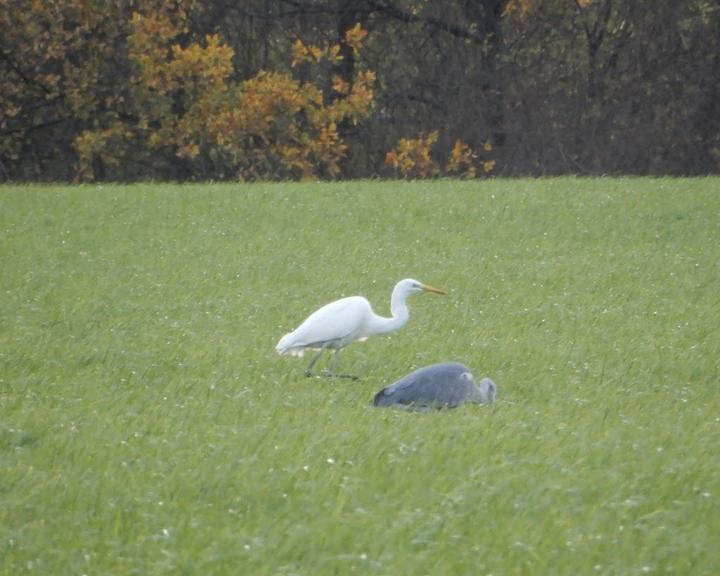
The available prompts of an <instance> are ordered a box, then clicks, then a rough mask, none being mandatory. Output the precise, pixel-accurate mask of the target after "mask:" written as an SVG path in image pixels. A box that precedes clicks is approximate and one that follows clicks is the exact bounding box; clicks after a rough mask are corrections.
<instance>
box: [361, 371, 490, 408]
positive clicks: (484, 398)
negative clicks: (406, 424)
mask: <svg viewBox="0 0 720 576" xmlns="http://www.w3.org/2000/svg"><path fill="white" fill-rule="evenodd" d="M496 392H497V387H496V386H495V383H494V382H493V381H492V380H490V378H483V379H482V380H481V381H480V384H479V385H476V384H475V378H473V375H472V372H470V370H469V369H468V368H467V366H464V365H463V364H459V363H457V362H443V363H440V364H433V365H431V366H426V367H424V368H420V369H418V370H415V371H414V372H412V373H410V374H408V375H407V376H405V377H404V378H401V379H400V380H398V381H397V382H395V383H394V384H392V385H390V386H388V387H387V388H383V389H382V390H380V392H378V393H377V394H376V395H375V398H374V400H373V404H374V405H375V406H393V405H401V406H402V405H405V406H412V407H418V408H425V407H433V408H455V407H456V406H459V405H460V404H464V403H466V402H474V403H476V404H486V403H493V402H494V401H495V394H496Z"/></svg>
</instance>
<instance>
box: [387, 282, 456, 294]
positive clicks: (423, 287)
mask: <svg viewBox="0 0 720 576" xmlns="http://www.w3.org/2000/svg"><path fill="white" fill-rule="evenodd" d="M395 290H397V291H398V292H403V293H405V294H408V295H409V294H414V293H416V292H432V293H433V294H445V291H444V290H440V288H435V286H430V285H429V284H423V283H422V282H420V281H419V280H413V279H412V278H406V279H405V280H400V282H398V283H397V285H396V286H395Z"/></svg>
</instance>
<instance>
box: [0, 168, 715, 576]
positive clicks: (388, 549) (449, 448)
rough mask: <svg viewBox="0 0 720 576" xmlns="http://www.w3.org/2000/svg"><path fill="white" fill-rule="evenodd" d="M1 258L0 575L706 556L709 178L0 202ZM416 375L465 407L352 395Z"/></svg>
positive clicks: (0, 197) (446, 567)
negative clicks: (361, 337)
mask: <svg viewBox="0 0 720 576" xmlns="http://www.w3.org/2000/svg"><path fill="white" fill-rule="evenodd" d="M0 270H1V272H0V574H3V575H5V574H7V575H20V574H41V575H51V574H52V575H65V574H68V575H71V574H72V575H78V576H79V575H82V574H87V575H89V576H90V575H101V574H103V575H104V574H122V575H124V574H137V575H155V574H168V575H171V574H172V575H176V574H186V575H191V574H192V575H194V574H203V575H225V574H227V575H235V574H252V575H288V576H289V575H301V576H306V575H307V576H311V575H324V574H378V575H387V574H393V575H401V574H408V575H410V574H418V575H421V574H433V575H444V574H448V575H450V574H472V575H491V574H492V575H494V576H500V575H508V576H512V575H523V574H527V575H535V574H609V575H626V574H629V575H632V574H638V575H642V574H681V575H687V574H692V575H698V574H700V575H711V574H717V573H718V570H719V569H720V546H719V545H718V543H719V542H720V369H719V366H720V179H719V178H704V179H640V178H627V179H626V178H620V179H613V178H599V179H575V178H561V179H539V180H502V179H498V180H492V181H485V182H460V181H426V182H382V181H379V182H351V183H307V184H295V183H286V184H251V185H246V184H237V185H234V184H222V185H220V184H218V185H208V184H192V185H190V184H188V185H170V184H147V185H134V186H110V185H97V186H79V187H69V186H51V185H33V186H7V185H6V186H2V187H0ZM405 277H414V278H417V279H419V280H421V281H423V282H426V283H429V284H432V285H435V286H438V287H441V288H443V289H445V290H446V291H447V292H448V295H447V296H444V297H442V296H436V295H431V294H426V295H418V296H415V297H413V298H412V299H411V300H410V301H409V305H410V311H411V318H410V321H409V323H408V324H407V325H406V326H405V328H403V329H402V330H401V331H399V332H397V333H394V334H392V335H389V336H379V337H376V338H373V339H370V340H368V341H367V342H364V343H356V344H352V345H351V346H350V347H348V348H347V349H346V350H345V351H344V352H343V353H342V355H341V357H340V363H339V366H340V369H341V370H342V371H346V372H352V373H355V374H359V375H361V379H360V380H359V381H357V382H350V381H346V380H340V381H332V380H328V379H308V378H305V377H303V371H304V368H305V365H306V363H307V362H308V360H309V357H307V356H306V357H305V358H304V359H297V358H289V357H280V356H278V355H277V354H276V353H275V350H274V346H275V344H276V342H277V340H278V339H279V338H280V336H282V335H283V334H284V333H285V332H288V331H290V330H291V329H293V328H294V327H295V326H297V325H298V324H299V323H300V322H301V321H302V320H303V319H304V318H305V317H306V316H307V315H308V314H309V313H310V312H312V311H313V310H314V309H316V308H317V307H319V306H320V305H322V304H325V303H327V302H329V301H330V300H333V299H336V298H339V297H341V296H347V295H352V294H363V295H365V296H367V297H368V298H369V299H370V301H371V302H372V303H373V305H374V307H375V310H376V312H378V313H381V314H383V315H388V314H389V297H390V291H391V290H392V288H393V286H394V284H395V283H396V282H397V281H398V280H400V279H402V278H405ZM444 360H455V361H460V362H464V363H465V364H467V365H468V366H469V367H470V368H471V369H472V370H473V372H474V374H475V375H476V377H478V378H479V377H482V376H485V375H487V376H490V377H492V378H493V379H494V380H495V382H496V383H497V385H498V403H497V409H496V411H495V412H494V413H493V412H492V411H490V410H489V409H488V408H486V407H482V406H465V407H461V408H459V409H457V410H452V411H441V412H432V413H409V412H405V411H398V410H392V409H376V408H373V407H371V406H370V405H369V402H370V400H371V399H372V396H373V394H374V393H375V392H376V391H377V390H379V389H380V388H382V387H383V386H386V385H388V384H390V383H392V382H394V381H395V380H397V379H398V378H400V377H401V376H403V375H405V374H406V373H407V372H409V371H411V370H413V369H415V368H417V367H419V366H423V365H426V364H431V363H434V362H438V361H444Z"/></svg>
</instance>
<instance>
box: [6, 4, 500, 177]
mask: <svg viewBox="0 0 720 576" xmlns="http://www.w3.org/2000/svg"><path fill="white" fill-rule="evenodd" d="M0 1H1V2H2V10H0V27H1V29H2V32H3V35H4V36H3V42H2V48H1V49H0V64H3V69H5V70H6V71H9V73H8V74H6V75H4V76H3V77H0V131H1V132H2V134H3V138H2V140H1V141H0V169H2V168H3V162H9V163H14V162H19V160H20V159H21V158H24V157H25V156H26V155H27V154H28V153H29V151H31V150H32V149H33V148H37V146H38V141H37V140H36V139H35V140H33V134H35V133H37V131H39V130H41V131H43V133H44V134H47V135H48V139H49V141H50V142H57V144H56V145H57V146H59V147H63V146H64V150H67V149H68V148H70V149H71V150H72V151H73V152H74V157H75V162H74V165H72V167H71V168H70V170H69V171H68V166H67V163H66V165H65V167H62V166H60V168H59V169H60V170H65V171H66V173H69V174H70V175H71V176H72V178H73V179H75V180H77V181H92V180H96V179H108V178H111V179H112V178H114V177H115V175H120V177H121V178H122V177H124V178H126V177H127V174H128V171H127V169H126V168H125V166H126V165H141V166H153V168H152V169H151V170H150V173H152V172H153V171H156V172H161V170H159V171H158V170H156V169H155V168H156V167H162V166H163V165H167V166H173V167H174V172H175V174H178V171H177V167H178V166H179V167H180V168H181V169H182V171H181V172H180V177H183V174H184V175H185V176H186V177H188V178H193V177H194V175H197V174H200V175H204V177H209V178H214V179H215V178H216V179H236V180H248V179H251V180H252V179H308V178H335V177H339V176H341V175H342V170H343V164H344V163H345V162H347V161H348V160H349V158H348V154H349V147H348V143H347V141H346V140H347V136H346V135H347V133H348V131H351V130H352V129H353V127H356V126H358V125H360V124H361V123H362V122H363V120H366V119H368V118H369V117H370V116H371V115H372V114H373V112H374V110H375V89H376V88H375V86H376V83H377V78H376V75H375V72H374V71H373V70H371V69H368V68H367V67H366V66H364V65H363V63H362V62H363V50H364V44H365V42H366V40H367V35H368V32H367V30H366V29H365V28H363V26H362V25H361V24H360V23H355V24H353V25H351V26H349V27H347V29H345V31H344V33H343V34H342V35H341V36H340V37H339V40H338V41H335V42H333V41H323V42H320V43H312V42H306V41H304V40H303V39H302V38H296V39H295V40H294V41H292V42H291V43H288V45H287V60H286V64H285V65H283V66H277V65H276V66H274V67H273V68H267V69H261V70H259V71H256V72H254V73H253V74H251V75H249V76H246V77H242V76H239V75H238V73H237V68H236V57H237V55H236V54H235V50H234V49H233V47H231V46H230V45H229V44H228V43H226V42H225V41H224V39H223V37H222V35H221V34H219V33H211V34H203V33H198V31H196V30H195V29H194V28H193V21H192V17H193V15H196V16H202V15H203V13H204V10H206V9H207V8H208V5H207V4H206V3H203V2H201V1H199V0H174V1H173V2H159V1H154V0H153V1H149V2H143V3H128V2H124V1H122V0H110V1H108V2H102V3H88V2H85V1H84V0H56V1H54V2H37V1H31V0H18V1H16V2H6V1H4V0H0ZM346 58H349V59H351V60H352V62H351V66H350V67H349V68H348V67H345V68H343V60H344V59H346ZM276 64H277V63H276ZM343 70H344V73H343ZM348 70H349V72H348ZM437 137H438V133H437V131H434V132H430V133H429V134H427V135H425V136H420V137H417V138H407V139H401V140H400V141H399V142H398V144H397V146H396V147H395V148H394V149H393V150H391V151H389V152H388V153H387V158H386V161H387V163H388V164H389V165H390V166H392V168H393V169H394V171H395V172H396V173H397V174H398V175H401V176H403V177H410V178H427V177H433V176H436V175H438V174H440V173H441V172H442V169H441V168H440V166H439V165H438V164H437V163H436V162H435V161H434V160H433V158H432V155H431V148H432V146H433V144H434V143H435V141H436V140H437ZM458 142H459V141H458ZM457 146H458V147H457V149H454V150H453V153H452V155H451V158H450V159H449V162H448V163H447V166H446V172H448V173H452V174H456V175H460V176H464V177H474V176H475V175H476V171H477V168H476V162H475V161H476V156H475V155H474V153H473V152H472V150H470V148H469V147H468V146H467V145H465V144H462V143H460V144H458V145H457ZM57 151H58V152H61V150H60V149H59V148H58V149H57ZM46 154H47V151H46ZM54 156H57V157H58V158H62V157H66V152H65V151H62V154H60V153H58V154H56V155H53V154H52V152H51V151H50V154H49V155H48V158H47V159H43V160H40V159H39V161H38V163H37V166H38V167H42V166H44V167H45V169H47V170H49V171H54V172H57V171H58V167H53V166H52V162H53V160H52V158H53V157H54ZM2 159H4V160H2ZM488 172H489V170H487V169H485V170H483V171H481V173H488ZM1 176H2V175H1V174H0V177H1ZM36 177H39V178H42V173H37V174H36Z"/></svg>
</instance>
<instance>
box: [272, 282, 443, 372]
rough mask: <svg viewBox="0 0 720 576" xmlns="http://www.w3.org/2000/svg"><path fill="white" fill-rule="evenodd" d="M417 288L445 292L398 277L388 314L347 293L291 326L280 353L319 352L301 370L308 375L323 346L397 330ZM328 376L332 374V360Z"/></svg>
mask: <svg viewBox="0 0 720 576" xmlns="http://www.w3.org/2000/svg"><path fill="white" fill-rule="evenodd" d="M417 292H434V293H436V294H445V292H443V291H442V290H439V289H438V288H434V287H432V286H428V285H426V284H423V283H422V282H418V281H417V280H413V279H411V278H408V279H405V280H401V281H400V282H398V283H397V284H396V285H395V288H394V289H393V292H392V296H391V298H390V312H391V313H392V317H391V318H385V317H383V316H379V315H378V314H375V312H374V311H373V309H372V306H371V305H370V302H368V301H367V299H366V298H363V297H362V296H350V297H348V298H342V299H340V300H336V301H335V302H330V304H326V305H325V306H323V307H322V308H320V309H318V310H316V311H315V312H313V313H312V314H310V316H308V317H307V319H306V320H305V321H304V322H303V323H302V324H300V326H298V327H297V328H296V329H295V330H293V331H292V332H290V333H289V334H286V335H285V336H283V337H282V338H281V339H280V341H279V342H278V344H277V346H276V350H277V351H278V353H280V354H289V355H293V356H302V355H303V354H304V352H305V350H308V349H315V350H320V352H319V353H318V354H317V356H315V358H313V360H312V362H310V365H309V366H308V367H307V370H306V372H305V374H306V375H308V376H311V375H312V368H313V366H314V365H315V363H316V362H317V361H318V359H319V358H320V356H321V355H322V353H323V351H324V350H325V349H330V350H334V351H335V353H336V355H337V352H339V351H340V350H342V349H343V348H344V347H345V346H347V345H348V344H350V343H351V342H354V341H355V340H365V339H367V338H369V337H370V336H374V335H375V334H384V333H386V332H392V331H394V330H399V329H400V328H402V327H403V326H404V325H405V323H406V322H407V321H408V318H410V311H409V310H408V307H407V303H406V300H407V298H408V296H410V295H411V294H415V293H417ZM336 357H337V356H335V357H334V358H333V365H332V366H331V370H330V373H329V374H328V375H329V376H333V375H335V374H334V368H335V366H334V363H335V360H336Z"/></svg>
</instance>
